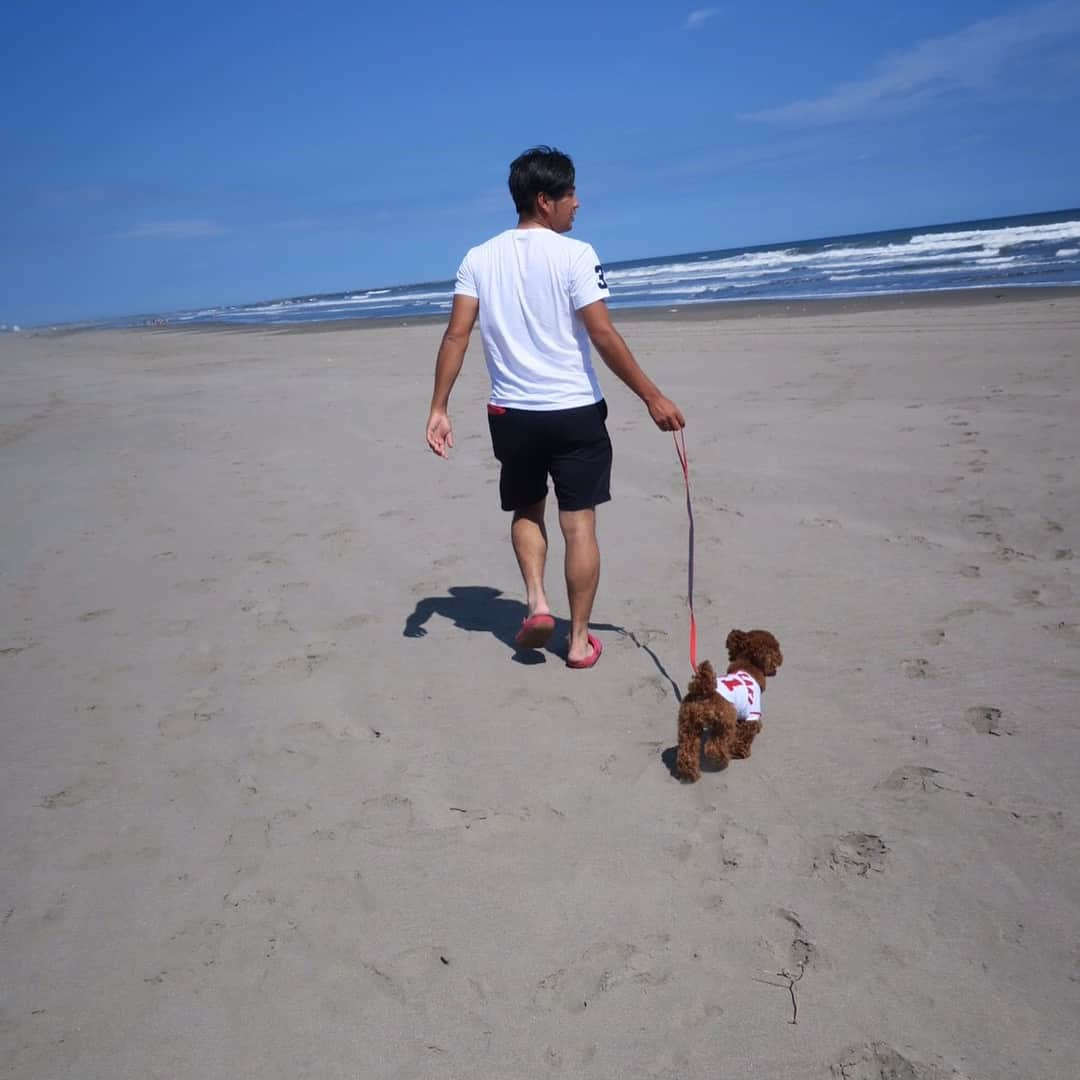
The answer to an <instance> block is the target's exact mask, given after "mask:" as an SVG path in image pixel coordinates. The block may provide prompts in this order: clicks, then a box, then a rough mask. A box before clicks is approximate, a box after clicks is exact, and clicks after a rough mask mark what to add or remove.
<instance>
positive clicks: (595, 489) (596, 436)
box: [488, 400, 611, 510]
mask: <svg viewBox="0 0 1080 1080" xmlns="http://www.w3.org/2000/svg"><path fill="white" fill-rule="evenodd" d="M607 413H608V410H607V402H605V401H603V400H601V401H598V402H596V404H595V405H582V406H581V407H580V408H577V409H555V410H552V411H540V410H535V409H502V408H499V407H497V406H494V405H489V406H488V427H489V428H490V429H491V448H492V449H493V450H494V451H495V457H496V458H497V459H498V460H499V462H500V463H501V464H502V473H501V475H500V476H499V497H500V499H501V501H502V508H503V509H504V510H524V509H525V507H527V506H532V505H533V503H538V502H539V501H540V500H541V499H542V498H543V497H544V496H545V495H547V491H548V486H547V478H548V476H549V475H550V476H551V479H552V482H553V483H554V485H555V497H556V498H557V499H558V500H559V509H560V510H590V509H592V507H594V506H597V505H599V504H600V503H603V502H607V501H608V500H609V499H610V498H611V439H610V438H609V437H608V432H607V425H606V424H605V423H604V421H605V420H606V419H607Z"/></svg>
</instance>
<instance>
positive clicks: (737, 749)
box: [675, 630, 784, 783]
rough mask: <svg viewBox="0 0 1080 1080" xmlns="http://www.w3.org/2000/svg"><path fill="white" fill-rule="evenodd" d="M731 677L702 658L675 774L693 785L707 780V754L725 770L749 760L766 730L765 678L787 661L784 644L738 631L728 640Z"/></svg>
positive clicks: (682, 724)
mask: <svg viewBox="0 0 1080 1080" xmlns="http://www.w3.org/2000/svg"><path fill="white" fill-rule="evenodd" d="M726 644H727V651H728V659H729V660H730V661H731V662H730V663H729V664H728V669H727V673H726V674H725V675H723V676H722V677H721V678H719V679H718V678H717V677H716V672H715V671H714V670H713V666H712V664H710V663H709V661H708V660H702V662H701V663H700V664H699V665H698V669H697V673H696V674H695V675H694V677H693V678H692V679H691V680H690V685H689V686H688V687H687V689H686V694H685V695H684V697H683V699H682V704H681V705H680V706H679V749H678V754H677V755H676V758H675V775H676V776H677V777H678V778H679V779H680V780H687V781H689V782H691V783H693V781H695V780H697V779H698V778H699V777H700V776H701V755H702V753H703V752H704V755H705V760H706V761H708V762H709V763H710V764H713V765H719V766H723V765H726V764H727V763H728V760H729V759H731V758H748V757H749V756H750V746H751V744H752V743H753V741H754V736H755V735H757V733H758V732H759V731H760V730H761V695H762V693H763V692H764V690H765V680H766V679H767V677H768V676H770V675H775V674H776V669H777V668H778V667H779V666H780V665H781V664H782V663H783V662H784V655H783V653H781V652H780V643H779V642H778V641H777V640H776V638H775V637H773V635H772V634H770V633H769V631H768V630H732V631H731V633H730V634H728V636H727V642H726Z"/></svg>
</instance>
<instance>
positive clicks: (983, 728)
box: [964, 705, 1016, 735]
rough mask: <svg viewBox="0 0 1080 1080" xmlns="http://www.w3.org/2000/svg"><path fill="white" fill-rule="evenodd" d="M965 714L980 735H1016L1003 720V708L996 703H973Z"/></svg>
mask: <svg viewBox="0 0 1080 1080" xmlns="http://www.w3.org/2000/svg"><path fill="white" fill-rule="evenodd" d="M964 715H965V716H966V717H967V721H968V723H969V724H971V726H972V727H973V728H974V729H975V730H976V731H977V732H978V733H979V734H980V735H1014V734H1016V733H1015V731H1014V730H1013V729H1012V728H1011V727H1009V726H1008V725H1006V724H1003V723H1002V721H1001V710H1000V709H999V708H997V707H996V706H994V705H972V706H971V708H970V709H968V710H967V712H966V713H964Z"/></svg>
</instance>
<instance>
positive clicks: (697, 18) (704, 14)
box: [683, 7, 720, 30]
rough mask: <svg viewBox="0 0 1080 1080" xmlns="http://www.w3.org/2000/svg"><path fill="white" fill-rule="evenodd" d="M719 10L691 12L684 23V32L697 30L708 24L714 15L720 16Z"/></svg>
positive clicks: (709, 9)
mask: <svg viewBox="0 0 1080 1080" xmlns="http://www.w3.org/2000/svg"><path fill="white" fill-rule="evenodd" d="M719 14H720V9H719V8H714V7H710V8H698V9H697V10H696V11H691V12H690V14H689V15H687V16H686V22H684V23H683V29H684V30H696V29H697V28H698V27H699V26H702V25H704V24H705V23H707V22H708V21H709V20H710V19H711V18H712V17H713V16H714V15H719Z"/></svg>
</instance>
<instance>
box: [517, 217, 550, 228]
mask: <svg viewBox="0 0 1080 1080" xmlns="http://www.w3.org/2000/svg"><path fill="white" fill-rule="evenodd" d="M517 227H518V228H519V229H550V228H551V226H550V225H549V224H548V223H547V222H546V221H541V220H540V219H539V218H534V217H530V218H525V217H520V218H518V223H517Z"/></svg>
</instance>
